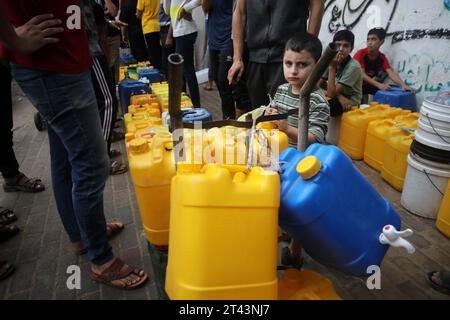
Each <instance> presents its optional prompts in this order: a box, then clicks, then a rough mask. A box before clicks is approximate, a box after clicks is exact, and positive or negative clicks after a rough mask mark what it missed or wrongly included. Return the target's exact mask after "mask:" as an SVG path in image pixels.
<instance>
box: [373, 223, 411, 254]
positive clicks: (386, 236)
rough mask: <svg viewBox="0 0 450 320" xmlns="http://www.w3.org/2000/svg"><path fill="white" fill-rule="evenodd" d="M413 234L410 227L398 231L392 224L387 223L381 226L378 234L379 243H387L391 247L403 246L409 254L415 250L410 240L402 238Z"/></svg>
mask: <svg viewBox="0 0 450 320" xmlns="http://www.w3.org/2000/svg"><path fill="white" fill-rule="evenodd" d="M412 234H413V231H412V230H411V229H406V230H403V231H398V230H397V229H395V227H394V226H392V225H390V224H388V225H386V226H384V227H383V231H382V233H381V234H380V237H379V240H380V243H381V244H388V245H391V246H393V247H403V248H405V249H406V251H407V252H408V253H409V254H412V253H414V252H415V251H416V249H415V248H414V246H413V245H412V244H411V242H409V241H407V240H405V239H403V237H409V236H411V235H412Z"/></svg>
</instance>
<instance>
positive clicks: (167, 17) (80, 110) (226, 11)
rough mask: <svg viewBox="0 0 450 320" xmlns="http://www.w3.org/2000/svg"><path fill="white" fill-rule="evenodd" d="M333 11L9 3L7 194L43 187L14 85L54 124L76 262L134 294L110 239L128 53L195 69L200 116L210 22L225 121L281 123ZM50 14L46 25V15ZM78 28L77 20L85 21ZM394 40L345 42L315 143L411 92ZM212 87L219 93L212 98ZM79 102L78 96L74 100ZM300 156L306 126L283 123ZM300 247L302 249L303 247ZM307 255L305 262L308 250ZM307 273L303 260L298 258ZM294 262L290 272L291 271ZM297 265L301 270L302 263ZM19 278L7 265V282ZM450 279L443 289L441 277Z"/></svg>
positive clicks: (313, 130) (322, 89)
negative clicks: (120, 90)
mask: <svg viewBox="0 0 450 320" xmlns="http://www.w3.org/2000/svg"><path fill="white" fill-rule="evenodd" d="M324 2H325V1H323V0H310V1H297V0H285V1H276V0H266V1H259V0H234V1H233V0H186V1H183V0H161V1H159V0H121V1H119V0H78V1H77V0H60V1H57V2H55V1H50V0H43V1H39V2H37V1H31V0H15V1H9V0H8V1H2V3H1V5H0V41H1V42H2V43H3V46H2V48H3V50H2V51H1V57H2V64H1V65H0V75H1V79H0V81H1V86H2V88H6V91H7V93H8V94H6V95H5V94H3V95H1V98H0V99H2V101H1V102H2V104H1V108H0V111H1V114H0V119H1V124H0V129H1V132H2V134H1V135H0V137H1V141H0V144H1V145H0V148H1V150H2V156H1V157H0V160H1V161H0V171H1V173H2V175H3V178H4V181H5V183H4V190H5V191H6V192H9V191H21V192H40V191H43V190H44V189H45V186H44V184H43V182H42V181H41V180H40V179H38V178H28V177H27V176H26V175H25V174H23V173H22V172H20V171H19V165H18V163H17V160H16V159H15V155H14V151H13V145H12V141H13V137H12V126H13V122H12V101H11V79H12V78H13V79H14V80H15V81H16V82H17V83H18V85H19V86H20V87H21V89H22V90H23V92H24V93H25V94H26V95H27V97H28V98H29V99H30V101H31V103H32V104H33V105H34V106H35V108H36V109H37V110H38V111H39V113H40V114H41V115H42V117H43V118H44V120H45V121H46V122H47V124H48V136H49V144H50V151H51V172H52V185H53V192H54V197H55V201H56V205H57V209H58V213H59V215H60V217H61V220H62V222H63V226H64V228H65V230H66V232H67V234H68V237H69V238H70V241H71V243H72V246H73V248H72V250H73V251H74V253H75V254H78V255H80V254H85V253H87V254H88V258H89V260H90V261H91V263H92V267H91V276H92V278H93V279H95V280H96V281H98V282H102V283H106V284H109V285H112V286H116V287H120V288H125V289H134V288H138V287H140V286H142V285H143V284H144V283H145V282H146V281H147V279H148V275H147V274H146V273H145V272H144V271H143V270H142V269H139V268H136V267H132V266H130V265H128V264H126V263H125V262H123V261H122V260H121V259H120V258H118V257H116V256H115V255H114V253H113V250H112V248H111V246H110V245H109V241H108V239H109V238H110V237H112V236H114V235H116V234H118V233H120V231H121V230H122V229H123V228H124V225H123V224H121V223H120V222H110V223H107V221H106V219H105V214H104V209H103V189H104V186H105V181H106V179H107V177H108V175H109V174H121V173H124V172H126V171H127V170H128V168H127V166H126V165H125V164H122V163H119V162H117V161H114V160H112V159H113V158H114V157H115V156H117V154H118V151H117V150H114V149H112V148H111V144H112V142H113V141H115V140H118V139H121V138H123V134H121V133H120V132H116V131H114V128H115V122H116V118H117V110H118V102H117V96H116V90H115V88H116V85H117V83H118V66H119V48H120V44H121V43H123V42H127V43H128V44H129V47H130V50H131V53H132V54H133V56H134V57H135V58H136V60H137V61H147V60H148V61H150V63H151V64H152V65H153V66H154V67H155V68H158V69H159V70H161V72H163V73H165V74H167V57H168V55H169V54H170V53H172V52H177V53H180V54H181V55H182V56H183V58H184V74H183V75H184V80H185V82H186V84H187V87H188V89H189V95H190V98H191V100H192V102H193V105H194V107H200V106H201V101H200V93H199V85H198V82H197V77H196V73H195V67H194V44H195V42H196V39H197V36H198V29H197V25H196V22H195V21H194V19H193V17H192V11H193V10H194V9H196V8H197V7H200V6H201V8H202V10H203V11H204V13H205V15H207V17H208V18H207V25H206V30H207V36H208V48H209V49H208V50H209V59H210V61H209V65H210V79H211V80H214V82H215V83H216V85H217V89H218V91H219V95H220V100H221V109H222V116H223V118H224V119H236V118H237V117H238V116H239V115H241V114H243V113H246V112H249V111H252V110H254V109H255V108H261V114H262V113H266V114H277V113H285V112H286V111H288V110H290V109H294V108H298V100H299V94H300V90H301V88H302V86H303V84H304V83H305V81H306V79H307V78H308V76H309V75H310V74H311V72H312V70H313V69H314V66H315V64H316V63H317V61H318V60H319V58H320V56H321V54H322V44H321V41H320V40H319V39H318V35H319V32H320V28H321V24H322V17H323V12H324ZM73 5H78V6H79V7H80V8H81V12H82V19H81V27H80V28H76V27H75V28H71V27H69V22H68V21H66V20H67V19H68V18H69V15H70V14H69V13H68V12H69V11H68V8H69V7H71V6H73ZM42 13H45V14H42ZM75 19H76V17H75ZM385 37H386V32H385V30H383V29H382V28H374V29H371V30H370V31H369V32H368V35H367V47H366V48H362V49H360V50H358V51H357V52H356V54H355V55H354V56H353V57H352V55H351V52H352V51H353V50H354V39H355V36H354V34H353V33H352V32H351V31H350V30H340V31H338V32H336V33H335V34H334V38H333V42H334V43H335V44H336V46H337V47H338V53H337V55H336V57H335V58H334V59H333V61H332V62H331V64H330V66H329V68H328V70H327V71H326V72H325V73H324V74H323V76H322V78H321V79H320V81H319V82H318V84H317V87H316V88H315V90H314V91H313V92H312V94H311V98H310V108H309V109H310V117H309V130H308V132H309V133H308V143H309V144H311V143H324V142H325V136H326V133H327V127H328V122H329V120H330V117H338V116H340V115H341V114H342V113H343V112H346V111H348V110H350V109H351V108H352V107H354V106H358V105H360V104H361V103H363V102H367V97H368V95H369V94H374V93H375V92H376V91H377V90H380V89H383V90H389V89H390V85H389V84H386V83H385V82H384V81H385V80H386V78H387V77H389V78H390V79H391V80H392V81H393V82H394V83H396V84H397V85H399V86H400V87H401V88H402V89H404V90H411V91H414V89H413V88H410V87H408V86H407V85H406V84H405V83H404V82H403V81H402V79H401V78H400V77H399V76H398V74H397V73H396V72H395V71H394V70H393V69H392V68H391V66H390V64H389V62H388V59H387V58H386V56H385V55H384V54H383V53H382V52H381V51H380V47H381V46H382V45H383V42H384V39H385ZM210 87H211V86H210ZM68 93H70V94H68ZM276 124H277V126H278V129H279V130H281V131H283V132H285V133H286V134H287V136H288V137H289V144H290V145H292V146H294V145H296V140H297V130H298V128H297V126H298V118H297V117H296V116H295V115H292V116H289V117H288V118H287V120H279V121H277V122H276ZM16 219H17V217H16V216H15V215H14V213H13V212H12V211H11V210H8V209H6V208H0V240H6V239H8V238H10V237H12V236H13V235H15V234H17V232H19V230H18V228H17V227H15V226H13V225H11V223H13V222H14V221H15V220H16ZM293 247H295V245H293ZM297 251H298V250H297ZM289 259H290V260H291V264H292V265H297V266H298V265H301V262H299V261H297V262H295V260H296V259H297V260H299V259H300V257H295V249H292V254H291V256H290V257H289ZM289 259H285V260H289ZM292 261H294V262H292ZM13 270H14V266H13V265H12V264H10V263H8V262H6V261H1V262H0V280H1V279H4V278H6V277H7V276H8V275H9V274H10V273H12V271H13ZM441 275H442V276H445V277H440V276H441ZM429 281H431V282H432V283H433V284H435V285H436V286H438V287H444V288H445V287H446V288H447V290H448V288H449V284H448V273H445V272H441V273H433V274H430V275H429Z"/></svg>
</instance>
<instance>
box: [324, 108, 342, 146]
mask: <svg viewBox="0 0 450 320" xmlns="http://www.w3.org/2000/svg"><path fill="white" fill-rule="evenodd" d="M341 120H342V115H340V116H338V117H330V121H329V122H328V131H327V135H326V136H325V141H326V142H328V143H329V144H333V145H335V146H337V144H338V142H339V133H340V132H341Z"/></svg>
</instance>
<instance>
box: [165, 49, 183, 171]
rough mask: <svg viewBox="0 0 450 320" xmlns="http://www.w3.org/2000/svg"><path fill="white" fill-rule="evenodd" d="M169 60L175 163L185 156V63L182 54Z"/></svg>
mask: <svg viewBox="0 0 450 320" xmlns="http://www.w3.org/2000/svg"><path fill="white" fill-rule="evenodd" d="M167 60H168V78H169V79H168V80H169V115H170V132H171V133H173V134H172V137H173V146H174V150H175V152H174V153H175V163H178V161H179V160H180V158H181V159H183V158H184V154H183V149H184V148H183V113H182V112H181V91H182V90H183V63H184V59H183V56H182V55H181V54H178V53H172V54H171V55H169V57H168V58H167Z"/></svg>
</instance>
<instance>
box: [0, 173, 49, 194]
mask: <svg viewBox="0 0 450 320" xmlns="http://www.w3.org/2000/svg"><path fill="white" fill-rule="evenodd" d="M3 190H4V191H5V192H16V191H23V192H28V193H36V192H41V191H44V190H45V185H44V184H43V183H42V180H41V179H38V178H28V177H27V176H25V175H24V174H23V173H19V174H18V175H17V176H15V177H13V178H9V179H5V184H4V185H3Z"/></svg>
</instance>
